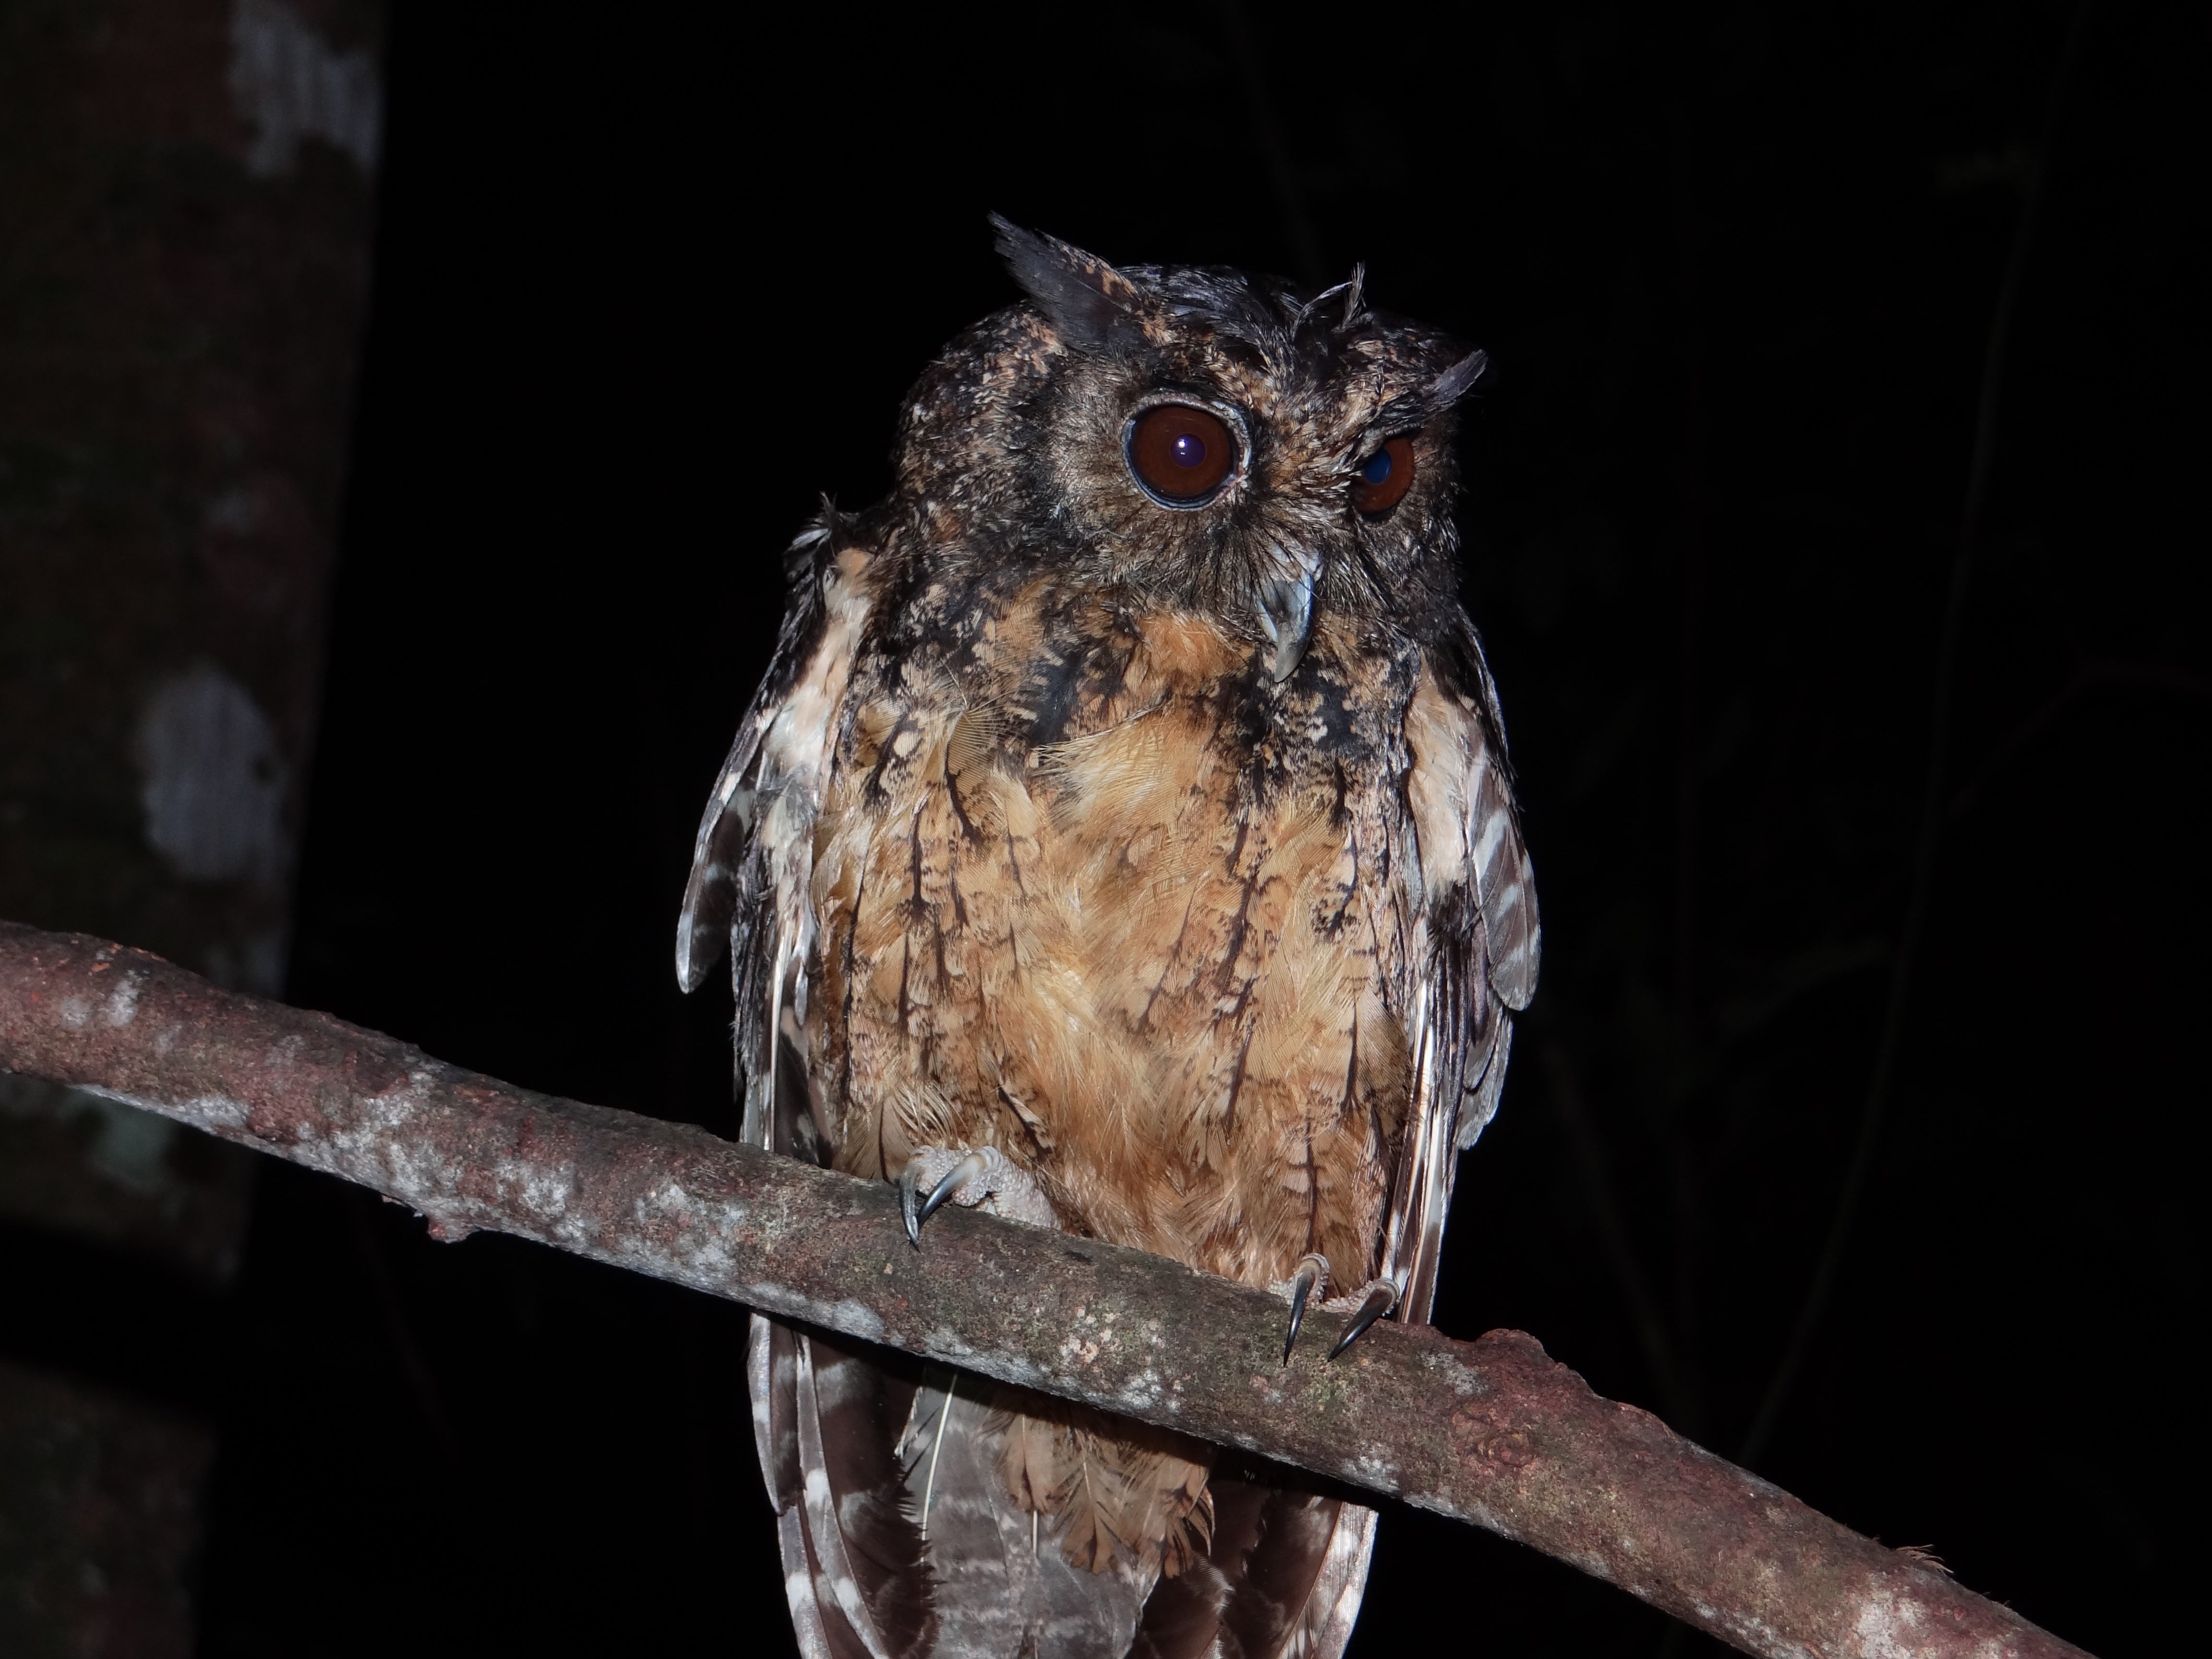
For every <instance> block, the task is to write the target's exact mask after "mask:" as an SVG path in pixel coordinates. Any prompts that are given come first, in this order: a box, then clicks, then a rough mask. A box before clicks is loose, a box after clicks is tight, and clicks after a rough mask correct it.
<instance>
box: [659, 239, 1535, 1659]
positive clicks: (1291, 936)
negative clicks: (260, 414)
mask: <svg viewBox="0 0 2212 1659" xmlns="http://www.w3.org/2000/svg"><path fill="white" fill-rule="evenodd" d="M998 232H999V238H1000V249H1001V251H1002V252H1004V253H1005V255H1006V258H1007V260H1008V261H1009V263H1010V264H1011V265H1012V270H1013V273H1014V276H1016V278H1017V279H1018V281H1019V283H1020V284H1021V286H1022V287H1023V289H1024V290H1025V291H1026V293H1027V294H1028V296H1029V298H1028V301H1027V302H1026V303H1024V304H1021V305H1018V306H1015V307H1012V308H1011V309H1008V310H1006V311H1002V312H1000V313H998V314H996V315H994V316H993V317H990V318H987V319H985V320H984V321H983V322H981V323H980V324H978V325H976V326H975V328H973V329H972V330H970V331H969V332H968V333H966V334H965V335H963V336H962V337H960V338H959V339H957V341H955V342H954V343H952V345H951V347H950V348H949V349H947V350H946V351H945V354H944V355H943V356H941V357H939V359H938V361H937V362H936V363H935V365H934V366H933V367H932V368H930V369H929V371H928V372H927V374H924V375H923V376H922V379H921V383H920V385H919V386H917V387H916V388H915V392H914V393H913V396H912V397H911V398H910V399H909V400H908V404H907V406H906V410H905V412H904V414H903V416H902V420H901V423H900V431H899V439H898V447H897V453H896V467H897V485H896V489H894V491H893V492H892V494H891V495H890V499H889V500H887V501H884V502H882V503H881V504H880V505H878V506H877V507H873V508H872V509H870V510H869V511H867V512H865V513H859V514H856V515H847V514H845V513H840V512H838V511H836V509H835V508H833V507H827V506H825V507H824V508H823V513H822V515H821V516H820V518H819V519H818V520H816V522H815V523H814V524H813V525H812V526H811V527H810V528H808V529H807V530H806V531H805V532H804V533H803V534H802V535H801V536H800V537H799V539H798V541H797V542H796V543H795V544H793V548H792V551H791V554H790V557H789V579H790V598H789V602H788V603H789V608H788V611H787V614H786V616H785V618H784V623H783V629H782V635H781V641H780V642H779V644H778V646H777V648H776V653H775V659H774V660H773V662H772V664H771V665H770V667H769V672H768V678H767V680H766V682H765V683H764V684H763V685H762V687H761V689H760V691H759V693H758V695H757V696H756V697H755V699H754V702H753V705H752V708H751V710H750V712H749V713H748V714H746V716H745V720H744V726H742V727H741V728H740V730H739V732H738V739H737V743H736V745H735V747H734V748H732V750H731V752H730V757H729V761H728V763H727V764H726V766H725V767H724V768H723V770H722V775H721V778H720V781H719V782H718V783H717V784H716V785H715V787H714V797H713V799H712V800H711V801H710V802H709V803H708V808H707V813H706V817H705V820H704V822H703V823H702V825H701V828H700V831H699V842H698V852H697V860H696V864H695V866H694V867H693V870H692V872H691V880H690V890H689V891H688V892H687V893H686V895H685V898H684V915H683V918H682V921H681V922H680V924H679V926H678V945H677V971H678V977H679V978H680V979H681V980H682V981H683V983H684V986H685V987H686V988H690V987H696V986H697V985H698V984H699V983H700V982H701V981H702V978H703V977H704V975H705V974H706V972H707V970H708V968H709V967H710V966H711V965H712V964H713V963H714V959H715V957H717V956H719V955H720V951H721V949H722V945H723V941H724V939H725V937H727V939H728V940H729V942H730V945H731V948H732V953H733V955H734V957H735V963H734V971H735V980H736V986H737V1060H738V1077H739V1081H740V1085H741V1087H742V1089H743V1091H744V1135H745V1138H746V1139H748V1140H750V1141H753V1142H755V1143H757V1144H759V1145H763V1146H769V1147H770V1148H772V1149H774V1150H775V1151H778V1152H787V1153H789V1154H791V1155H793V1156H794V1157H799V1158H811V1159H814V1160H816V1161H817V1162H820V1163H823V1164H828V1165H829V1166H831V1167H832V1168H835V1169H838V1170H845V1171H847V1172H848V1173H850V1174H852V1175H855V1176H861V1177H864V1178H866V1179H869V1180H878V1181H885V1182H898V1183H899V1184H900V1186H901V1189H902V1194H903V1196H904V1200H905V1206H906V1208H905V1213H906V1217H907V1230H908V1234H909V1236H910V1237H916V1238H918V1237H919V1234H918V1233H917V1231H916V1229H917V1228H918V1227H920V1226H921V1224H922V1223H924V1222H926V1221H927V1218H928V1216H929V1213H930V1212H932V1211H933V1209H934V1208H935V1207H936V1206H938V1205H939V1204H941V1203H944V1202H945V1201H947V1200H951V1201H954V1202H958V1203H962V1204H970V1205H975V1204H980V1205H982V1206H985V1207H987V1208H988V1209H991V1210H993V1211H995V1212H999V1213H1001V1214H1006V1215H1009V1216H1012V1217H1015V1218H1019V1219H1024V1220H1028V1221H1031V1222H1034V1223H1037V1224H1041V1225H1046V1226H1051V1227H1057V1228H1060V1229H1063V1230H1065V1231H1071V1232H1077V1233H1082V1234H1085V1235H1087V1236H1089V1237H1097V1238H1103V1239H1108V1240H1110V1241H1112V1242H1113V1243H1116V1244H1126V1245H1132V1246H1134V1247H1136V1248H1138V1249H1146V1250H1152V1251H1156V1252H1158V1253H1159V1254H1161V1255H1170V1256H1173V1257H1175V1258H1176V1260H1178V1261H1184V1262H1187V1263H1188V1264H1190V1265H1191V1266H1193V1267H1200V1268H1203V1269H1205V1270H1206V1271H1207V1272H1209V1273H1221V1274H1225V1275H1226V1276H1227V1277H1229V1278H1231V1279H1241V1280H1243V1281H1244V1282H1245V1283H1247V1284H1250V1285H1266V1286H1272V1287H1273V1288H1275V1289H1276V1290H1278V1291H1279V1292H1280V1293H1281V1294H1282V1295H1283V1296H1284V1297H1285V1300H1286V1302H1287V1303H1288V1304H1290V1305H1289V1307H1288V1308H1287V1310H1286V1314H1287V1324H1288V1332H1289V1334H1288V1340H1287V1342H1286V1346H1285V1363H1297V1364H1319V1363H1326V1362H1325V1361H1324V1360H1323V1359H1322V1356H1320V1355H1318V1354H1305V1355H1301V1356H1298V1357H1297V1358H1296V1360H1295V1362H1293V1361H1292V1358H1291V1346H1292V1345H1294V1344H1295V1342H1296V1340H1297V1320H1298V1317H1299V1316H1300V1314H1302V1313H1303V1311H1304V1308H1305V1306H1306V1304H1307V1301H1308V1298H1309V1297H1312V1296H1316V1295H1321V1296H1325V1295H1326V1293H1327V1292H1326V1290H1325V1288H1323V1287H1325V1286H1326V1285H1328V1282H1329V1281H1330V1280H1331V1279H1334V1281H1335V1282H1336V1284H1337V1285H1339V1287H1340V1288H1342V1289H1346V1290H1348V1291H1350V1292H1351V1294H1350V1295H1348V1296H1346V1297H1341V1298H1340V1302H1341V1304H1342V1305H1344V1306H1345V1307H1346V1308H1349V1309H1356V1310H1357V1313H1356V1316H1355V1317H1354V1319H1353V1321H1352V1326H1351V1328H1350V1334H1352V1335H1356V1334H1358V1331H1360V1330H1364V1328H1366V1326H1367V1325H1368V1324H1370V1323H1371V1322H1373V1320H1374V1319H1375V1318H1376V1317H1378V1316H1383V1315H1385V1314H1388V1313H1395V1316H1398V1317H1400V1318H1402V1319H1407V1320H1416V1321H1419V1320H1425V1318H1426V1317H1427V1315H1428V1310H1429V1307H1430V1303H1431V1297H1432V1295H1433V1293H1434V1290H1435V1281H1436V1268H1437V1250H1438V1247H1439V1244H1440V1243H1441V1240H1442V1235H1443V1223H1444V1212H1445V1209H1446V1207H1447V1206H1448V1204H1449V1200H1450V1196H1451V1187H1452V1175H1453V1168H1454V1164H1455V1154H1456V1153H1457V1152H1459V1151H1460V1150H1461V1149H1462V1148H1463V1147H1465V1146H1468V1144H1469V1143H1471V1142H1472V1141H1473V1140H1474V1138H1475V1136H1476V1135H1477V1134H1479V1133H1480V1132H1481V1130H1482V1127H1483V1126H1484V1125H1485V1124H1486V1123H1487V1122H1488V1121H1489V1120H1490V1116H1491V1114H1492V1111H1494V1110H1495V1109H1496V1107H1497V1104H1498V1092H1499V1090H1500V1088H1501V1087H1502V1085H1503V1082H1504V1073H1505V1062H1506V1053H1507V1048H1508V1046H1509V1042H1510V1036H1511V1018H1512V1014H1513V1012H1515V1011H1516V1010H1519V1009H1522V1008H1524V1007H1526V1006H1527V1005H1528V999H1529V996H1530V994H1531V993H1532V992H1533V991H1534V987H1535V981H1536V959H1537V948H1538V933H1537V921H1536V901H1535V895H1534V890H1533V888H1532V886H1531V884H1530V877H1529V869H1528V857H1527V854H1526V853H1525V852H1524V851H1523V849H1522V839H1521V834H1520V829H1519V826H1518V823H1517V820H1516V813H1515V809H1514V805H1513V799H1512V795H1511V793H1510V783H1509V779H1508V775H1507V772H1506V765H1505V747H1504V738H1503V735H1502V733H1501V732H1500V729H1499V725H1498V709H1497V700H1496V695H1495V692H1494V690H1492V684H1491V680H1490V675H1489V672H1488V671H1487V669H1486V666H1485V665H1484V662H1483V657H1482V650H1481V647H1480V644H1479V643H1478V642H1477V641H1476V639H1475V635H1474V628H1473V627H1472V625H1471V624H1470V623H1468V618H1467V616H1466V613H1465V612H1464V611H1462V609H1461V606H1460V603H1459V599H1458V597H1457V593H1458V570H1457V562H1456V550H1457V536H1456V533H1455V530H1454V528H1453V525H1452V520H1451V507H1452V503H1453V496H1454V494H1455V488H1456V477H1455V467H1454V463H1453V457H1452V422H1453V416H1452V408H1453V405H1454V404H1455V403H1456V402H1457V401H1458V400H1459V398H1461V396H1462V394H1463V393H1465V392H1467V390H1468V387H1469V386H1472V385H1473V384H1474V380H1475V379H1476V377H1477V376H1478V375H1480V373H1481V372H1482V367H1483V358H1482V356H1481V354H1480V353H1479V352H1477V353H1473V354H1470V353H1468V352H1466V351H1464V350H1462V349H1461V348H1459V347H1457V346H1455V345H1454V344H1453V343H1451V342H1449V341H1448V340H1446V339H1444V338H1443V337H1441V336H1439V335H1437V334H1436V333H1434V332H1432V331H1430V330H1428V329H1425V328H1423V327H1420V326H1419V325H1414V324H1411V323H1407V322H1403V321H1401V320H1398V319H1394V318H1391V317H1389V316H1386V315H1384V314H1383V313H1379V312H1376V311H1374V310H1372V309H1370V307H1368V306H1367V304H1366V301H1365V299H1364V295H1363V293H1362V291H1361V282H1360V278H1359V276H1358V274H1357V273H1355V274H1354V276H1353V277H1352V280H1351V281H1350V282H1349V283H1344V284H1341V285H1340V286H1338V287H1335V288H1332V289H1328V290H1327V291H1325V292H1323V293H1320V294H1314V295H1309V294H1304V293H1302V292H1300V291H1299V290H1298V289H1295V288H1293V287H1292V286H1291V285H1289V284H1287V283H1281V282H1278V281H1274V280H1273V279H1269V278H1264V277H1255V276H1244V275H1243V274H1241V273H1239V272H1237V271H1233V270H1218V269H1202V270H1184V269H1160V268H1154V267H1149V266H1134V265H1133V266H1126V267H1122V268H1119V269H1117V268H1115V267H1113V266H1110V265H1109V264H1105V263H1104V262H1103V260H1100V259H1098V258H1095V257H1093V256H1092V255H1091V254H1088V253H1085V252H1083V251H1081V250H1080V249H1079V248H1075V247H1072V246H1068V245H1067V244H1066V243H1064V242H1061V241H1058V240H1054V239H1053V238H1051V237H1048V236H1042V235H1038V234H1032V233H1030V232H1026V231H1023V230H1019V229H1017V228H1014V227H1012V226H1011V225H1007V224H1006V223H1004V222H999V223H998ZM1346 1340H1350V1338H1349V1336H1347V1338H1346ZM1341 1346H1342V1344H1340V1345H1339V1347H1340V1348H1341ZM1329 1357H1330V1358H1334V1355H1331V1356H1329ZM749 1358H750V1368H749V1375H750V1389H751V1394H752V1401H753V1415H754V1425H755V1429H756V1431H757V1436H758V1438H759V1443H760V1452H761V1461H762V1464H763V1470H764V1472H765V1474H766V1475H767V1480H768V1486H769V1496H770V1498H771V1499H772V1501H773V1502H774V1504H775V1510H776V1512H777V1516H778V1525H779V1527H780V1528H781V1541H782V1549H783V1560H784V1571H785V1575H786V1583H787V1589H788V1592H789V1595H790V1601H791V1610H792V1617H793V1622H794V1624H795V1625H796V1626H797V1629H798V1633H799V1647H800V1649H801V1650H802V1652H804V1653H805V1654H806V1655H807V1656H810V1659H815V1656H837V1659H846V1656H851V1659H865V1656H875V1659H902V1656H917V1659H919V1656H929V1655H939V1656H991V1659H998V1656H1005V1659H1015V1656H1018V1655H1036V1656H1045V1659H1093V1656H1095V1659H1121V1656H1124V1655H1158V1656H1200V1655H1218V1656H1243V1659H1258V1656H1263V1655H1268V1656H1272V1655H1278V1654H1280V1655H1291V1654H1297V1655H1313V1654H1322V1655H1334V1654H1336V1653H1338V1652H1340V1650H1341V1649H1342V1648H1343V1646H1344V1644H1345V1641H1346V1638H1347V1637H1348V1636H1349V1634H1350V1632H1351V1626H1352V1618H1353V1616H1354V1614H1355V1613H1356V1612H1357V1611H1358V1605H1359V1598H1360V1593H1361V1589H1362V1587H1363V1585H1364V1581H1365V1577H1366V1573H1367V1562H1368V1556H1369V1551H1370V1545H1371V1543H1372V1541H1373V1537H1374V1525H1375V1517H1374V1514H1373V1512H1372V1511H1370V1510H1364V1509H1361V1508H1358V1507H1357V1506H1355V1505H1352V1504H1346V1503H1343V1502H1341V1501H1340V1500H1338V1499H1336V1498H1325V1497H1321V1496H1317V1495H1315V1494H1313V1493H1311V1492H1306V1491H1303V1490H1301V1489H1299V1487H1298V1486H1296V1485H1295V1484H1291V1483H1289V1482H1286V1481H1285V1480H1283V1479H1280V1478H1279V1477H1278V1476H1276V1475H1273V1474H1269V1473H1267V1472H1266V1471H1263V1470H1261V1469H1257V1468H1253V1467H1251V1466H1249V1464H1247V1463H1245V1462H1242V1461H1240V1460H1237V1459H1236V1458H1235V1457H1234V1456H1233V1455H1231V1454H1227V1453H1217V1452H1216V1451H1215V1450H1214V1449H1212V1448H1210V1447H1208V1446H1206V1445H1204V1444H1201V1443H1198V1442H1195V1441H1191V1440H1187V1439H1184V1438H1182V1437H1177V1436H1175V1435H1172V1434H1169V1433H1165V1432H1163V1431H1158V1430H1153V1429H1148V1428H1145V1427H1142V1426H1140V1425H1133V1424H1130V1423H1126V1422H1122V1421H1121V1420H1118V1419H1112V1418H1109V1417H1105V1416H1102V1415H1100V1414H1098V1413H1093V1412H1089V1411H1085V1410H1082V1409H1079V1408H1076V1407H1069V1406H1066V1405H1064V1404H1062V1403H1060V1402H1058V1401H1052V1400H1049V1399H1046V1398H1044V1397H1042V1396H1039V1395H1030V1394H1027V1393H1024V1392H1023V1391H1021V1390H1018V1389H1010V1388H1006V1387H1004V1386H1001V1385H998V1384H995V1383H990V1382H988V1381H987V1380H984V1379H981V1378H978V1377H975V1376H967V1375H963V1374H959V1373H955V1372H951V1371H945V1370H939V1368H936V1367H934V1366H926V1365H923V1364H921V1363H919V1362H915V1363H908V1362H905V1361H904V1360H902V1358H899V1357H897V1356H894V1355H888V1354H885V1353H883V1352H878V1351H874V1350H870V1349H867V1348H865V1347H863V1346H860V1345H857V1344H848V1343H846V1342H844V1341H842V1340H836V1339H832V1338H829V1337H826V1336H822V1335H814V1334H807V1333H805V1332H802V1331H799V1330H794V1329H793V1328H788V1327H786V1326H781V1325H778V1324H776V1323H775V1322H770V1321H766V1320H759V1319H757V1320H756V1321H755V1322H754V1326H753V1337H752V1344H751V1347H750V1356H749Z"/></svg>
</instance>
